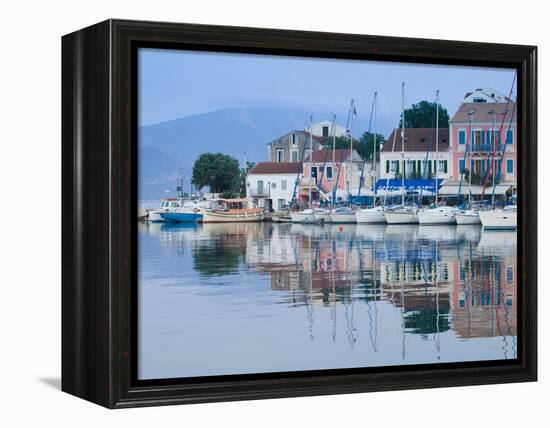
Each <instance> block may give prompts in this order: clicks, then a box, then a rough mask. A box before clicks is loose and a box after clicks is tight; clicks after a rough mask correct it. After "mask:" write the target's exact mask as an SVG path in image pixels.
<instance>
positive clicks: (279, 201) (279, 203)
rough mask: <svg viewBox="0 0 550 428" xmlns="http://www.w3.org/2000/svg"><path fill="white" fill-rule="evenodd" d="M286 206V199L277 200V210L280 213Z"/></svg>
mask: <svg viewBox="0 0 550 428" xmlns="http://www.w3.org/2000/svg"><path fill="white" fill-rule="evenodd" d="M285 204H286V199H279V200H278V202H277V205H278V207H277V208H278V210H279V211H281V210H282V209H283V207H284V206H285Z"/></svg>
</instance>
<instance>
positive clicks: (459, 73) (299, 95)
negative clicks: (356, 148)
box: [138, 48, 516, 134]
mask: <svg viewBox="0 0 550 428" xmlns="http://www.w3.org/2000/svg"><path fill="white" fill-rule="evenodd" d="M138 55H139V57H138V61H139V97H140V98H139V125H140V126H146V125H152V124H156V123H161V122H166V121H169V120H173V119H177V118H180V117H185V116H190V115H196V114H200V113H206V112H210V111H214V110H220V109H225V108H233V107H240V108H254V107H263V108H280V109H285V110H299V111H312V112H314V111H326V112H333V113H336V115H337V122H338V123H341V124H345V120H346V117H347V111H348V108H349V104H350V100H351V99H354V100H355V104H356V110H357V115H358V119H359V121H358V122H357V123H360V122H363V123H365V122H366V121H368V117H369V116H370V111H371V105H372V98H373V93H374V92H375V91H377V92H378V117H379V127H380V128H379V131H380V132H381V133H384V134H388V133H389V131H390V130H391V129H392V128H393V127H394V126H397V123H398V121H399V116H400V112H401V82H402V81H404V82H405V106H406V107H407V106H410V105H412V104H413V103H417V102H419V101H421V100H428V101H433V100H434V99H435V93H436V90H439V91H440V102H441V105H442V106H444V107H445V108H447V110H448V112H449V115H450V116H452V115H453V113H454V112H455V111H456V110H457V108H458V106H459V104H460V102H461V100H462V99H463V98H464V94H465V93H466V92H469V91H472V90H474V89H475V88H484V87H491V88H493V89H496V90H497V91H499V92H501V93H503V94H504V95H508V94H509V92H510V88H511V85H512V82H513V79H514V70H512V69H498V68H487V67H483V68H481V67H469V66H448V65H424V64H421V65H420V64H405V63H390V62H378V61H364V60H340V59H319V58H303V57H287V56H269V55H256V54H234V53H215V52H194V51H181V50H168V49H146V48H141V49H140V50H139V54H138ZM514 86H515V85H514ZM515 90H516V89H515V87H514V94H513V95H512V97H513V98H514V97H515ZM315 119H316V120H317V119H318V120H322V119H328V118H325V117H323V118H315ZM304 120H305V121H306V120H307V118H305V119H304ZM306 126H307V123H305V124H304V127H306Z"/></svg>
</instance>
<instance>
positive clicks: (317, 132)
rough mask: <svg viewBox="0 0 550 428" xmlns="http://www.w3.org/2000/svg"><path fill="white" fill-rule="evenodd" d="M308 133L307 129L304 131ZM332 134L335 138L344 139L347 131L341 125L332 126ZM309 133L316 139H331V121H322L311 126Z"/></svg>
mask: <svg viewBox="0 0 550 428" xmlns="http://www.w3.org/2000/svg"><path fill="white" fill-rule="evenodd" d="M304 130H305V131H308V132H309V127H308V128H305V129H304ZM334 132H335V135H336V136H337V137H345V136H346V133H347V129H346V128H345V127H343V126H342V125H338V124H337V123H335V124H334ZM311 133H312V134H313V135H314V136H316V137H332V121H331V120H323V121H321V122H317V123H314V124H312V125H311Z"/></svg>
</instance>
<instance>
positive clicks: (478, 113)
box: [451, 103, 516, 125]
mask: <svg viewBox="0 0 550 428" xmlns="http://www.w3.org/2000/svg"><path fill="white" fill-rule="evenodd" d="M471 110H474V122H492V121H493V119H496V123H497V124H498V125H500V124H501V123H502V117H503V116H504V114H503V113H504V112H506V115H505V118H504V123H505V124H508V122H509V121H510V118H511V117H512V112H514V116H513V118H512V120H513V121H515V120H516V109H514V103H463V104H461V106H460V108H459V109H458V111H457V112H456V113H455V114H454V116H453V118H452V119H451V122H469V121H470V115H469V114H468V113H469V112H470V111H471ZM492 111H495V112H496V115H495V114H493V113H491V112H492Z"/></svg>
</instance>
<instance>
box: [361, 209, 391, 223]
mask: <svg viewBox="0 0 550 428" xmlns="http://www.w3.org/2000/svg"><path fill="white" fill-rule="evenodd" d="M355 216H356V218H357V223H358V224H360V223H386V217H385V216H384V211H370V210H364V211H363V210H361V211H357V212H356V213H355Z"/></svg>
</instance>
